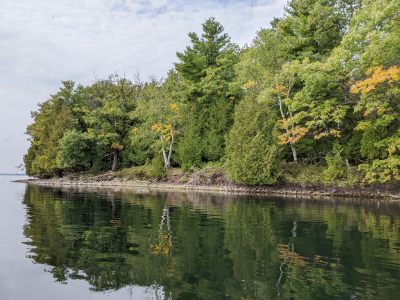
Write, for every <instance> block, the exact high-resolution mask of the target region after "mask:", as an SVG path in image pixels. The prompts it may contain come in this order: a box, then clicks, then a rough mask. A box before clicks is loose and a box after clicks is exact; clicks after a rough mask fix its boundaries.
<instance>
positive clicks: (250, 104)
mask: <svg viewBox="0 0 400 300" xmlns="http://www.w3.org/2000/svg"><path fill="white" fill-rule="evenodd" d="M275 119H276V117H275V112H274V111H273V110H270V109H268V107H267V106H265V105H263V104H261V103H259V102H258V101H256V100H255V99H254V97H253V95H251V94H250V95H247V96H246V98H245V99H244V100H242V101H241V102H240V104H239V105H238V106H237V107H236V110H235V123H234V124H233V126H232V129H231V132H230V133H229V135H228V136H227V146H226V153H227V155H226V159H227V160H226V169H227V172H228V175H229V177H230V178H232V179H234V180H235V181H236V182H240V183H245V184H253V185H254V184H258V185H261V184H272V183H275V182H276V180H277V178H278V175H279V170H280V157H279V156H280V155H279V146H278V131H277V129H276V127H275Z"/></svg>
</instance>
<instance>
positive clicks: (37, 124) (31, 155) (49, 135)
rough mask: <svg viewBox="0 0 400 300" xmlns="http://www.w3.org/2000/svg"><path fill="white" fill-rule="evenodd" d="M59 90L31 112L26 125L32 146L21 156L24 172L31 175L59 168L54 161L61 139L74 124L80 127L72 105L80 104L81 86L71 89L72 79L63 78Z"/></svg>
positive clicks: (49, 172)
mask: <svg viewBox="0 0 400 300" xmlns="http://www.w3.org/2000/svg"><path fill="white" fill-rule="evenodd" d="M62 83H63V87H62V88H60V91H59V92H58V93H57V94H55V95H52V96H51V98H50V99H49V100H48V101H46V102H44V103H41V104H39V110H38V111H35V112H32V117H33V118H34V123H33V124H31V125H29V126H28V127H27V132H26V134H27V135H29V136H31V138H30V141H31V146H30V148H29V150H28V154H27V155H25V156H24V163H25V168H26V172H27V174H28V175H31V176H53V175H54V174H58V173H60V172H61V170H60V169H59V166H58V165H57V155H58V151H59V149H60V143H59V141H60V139H61V138H62V137H63V136H64V134H65V133H66V132H67V131H68V130H71V129H73V128H79V129H80V128H81V126H82V122H81V120H80V119H79V117H77V116H76V115H75V114H74V111H73V108H74V107H79V106H80V105H81V104H82V95H83V87H82V86H78V88H77V89H74V82H73V81H63V82H62Z"/></svg>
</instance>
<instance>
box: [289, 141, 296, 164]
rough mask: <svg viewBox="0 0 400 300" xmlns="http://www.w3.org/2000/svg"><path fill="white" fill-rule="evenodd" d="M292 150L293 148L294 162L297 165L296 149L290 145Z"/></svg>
mask: <svg viewBox="0 0 400 300" xmlns="http://www.w3.org/2000/svg"><path fill="white" fill-rule="evenodd" d="M290 148H292V153H293V161H294V163H295V164H297V152H296V148H295V147H294V146H293V144H290Z"/></svg>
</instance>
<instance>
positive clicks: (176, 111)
mask: <svg viewBox="0 0 400 300" xmlns="http://www.w3.org/2000/svg"><path fill="white" fill-rule="evenodd" d="M182 107H183V103H182V93H181V79H180V77H179V75H178V74H177V73H176V71H175V70H170V71H169V72H168V76H167V78H166V79H165V80H164V79H162V78H161V79H160V80H158V79H156V78H152V81H151V82H150V83H148V84H147V85H146V87H145V88H144V90H143V97H142V98H141V99H140V101H139V102H138V107H137V108H136V110H134V111H132V112H131V114H130V116H131V118H132V119H135V118H138V119H140V121H141V126H139V128H135V129H134V130H133V132H132V135H131V136H132V141H133V143H136V142H137V141H140V140H143V139H149V138H150V136H151V135H153V136H156V138H155V139H154V140H153V139H151V138H150V139H151V140H152V141H153V145H152V146H153V148H154V151H155V152H158V151H159V150H160V151H161V153H162V157H163V159H164V166H165V170H168V169H169V168H171V157H172V152H173V150H174V144H175V143H176V137H177V135H178V134H180V133H181V131H182V129H181V114H180V111H181V108H182Z"/></svg>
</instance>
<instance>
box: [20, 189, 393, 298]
mask: <svg viewBox="0 0 400 300" xmlns="http://www.w3.org/2000/svg"><path fill="white" fill-rule="evenodd" d="M310 201H311V200H310ZM24 204H25V205H26V207H27V216H28V223H27V225H26V226H25V228H24V234H25V236H26V237H28V238H29V239H30V241H29V242H27V244H29V245H30V254H29V257H30V258H31V259H32V260H33V261H34V262H35V263H40V264H44V265H47V266H48V267H47V268H46V269H47V271H48V272H51V273H52V275H53V276H54V278H55V279H56V281H59V282H61V283H66V282H68V281H69V280H73V279H76V280H86V281H87V282H88V284H89V285H90V289H91V290H93V291H107V290H118V289H121V288H123V287H128V286H130V285H140V286H145V287H149V288H150V289H152V288H153V289H154V288H155V287H162V290H163V291H164V293H165V295H166V297H167V298H168V299H253V300H254V299H280V298H282V299H304V300H306V299H307V300H309V299H338V298H339V299H349V298H351V299H397V297H398V292H399V287H398V281H399V280H400V267H399V263H400V254H399V253H400V250H399V249H400V246H399V243H400V236H399V234H400V233H399V229H398V228H399V225H400V223H399V222H400V220H399V218H398V215H399V207H398V205H395V204H392V205H388V206H385V205H384V204H382V205H381V207H380V208H379V207H378V206H377V205H376V203H371V204H369V203H368V202H364V203H363V204H357V203H354V204H349V203H348V204H347V206H345V204H344V203H343V204H337V203H336V204H335V203H333V202H332V203H326V202H325V203H324V202H319V203H318V204H315V202H313V201H311V202H310V203H309V201H307V200H296V199H292V200H282V199H281V200H280V201H275V200H273V199H271V200H268V201H267V200H265V199H262V198H251V197H250V198H246V197H243V196H242V197H233V198H227V197H226V196H212V195H207V194H181V193H155V194H137V193H132V192H131V193H129V192H123V193H121V192H114V191H113V190H103V191H100V192H98V193H94V192H88V191H87V192H85V191H78V190H74V189H65V190H61V189H51V188H38V187H33V186H28V187H27V190H26V193H25V197H24ZM203 205H205V206H206V207H207V209H201V208H200V207H202V206H203ZM196 207H197V208H196Z"/></svg>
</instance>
